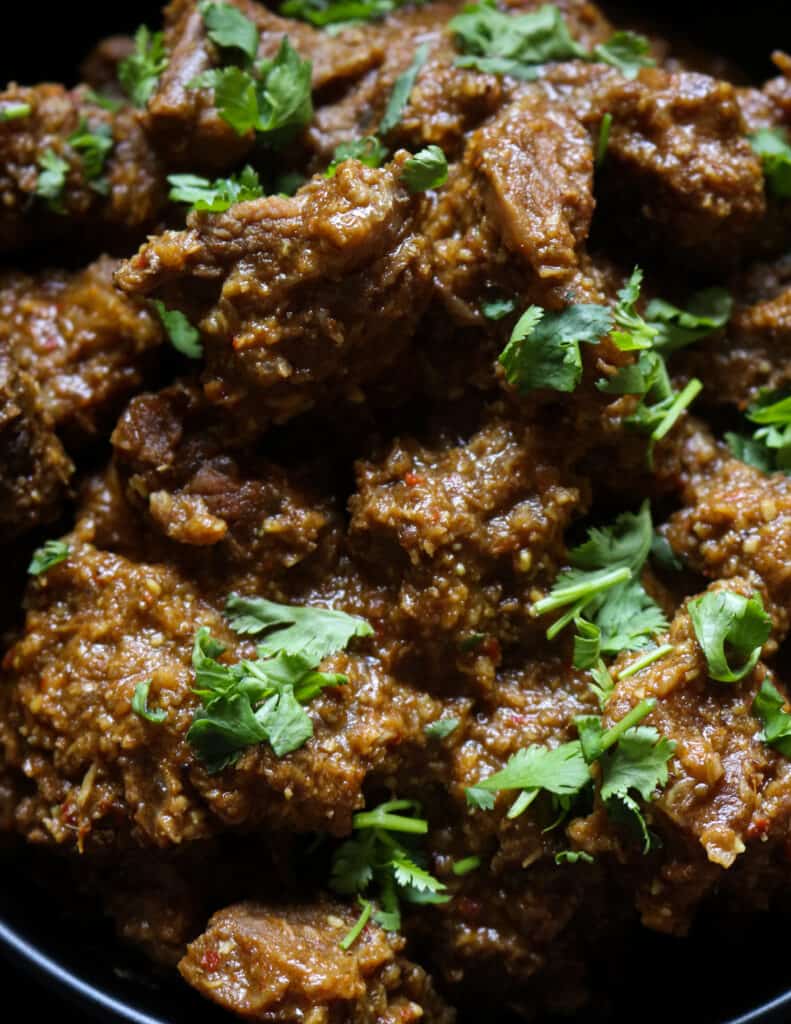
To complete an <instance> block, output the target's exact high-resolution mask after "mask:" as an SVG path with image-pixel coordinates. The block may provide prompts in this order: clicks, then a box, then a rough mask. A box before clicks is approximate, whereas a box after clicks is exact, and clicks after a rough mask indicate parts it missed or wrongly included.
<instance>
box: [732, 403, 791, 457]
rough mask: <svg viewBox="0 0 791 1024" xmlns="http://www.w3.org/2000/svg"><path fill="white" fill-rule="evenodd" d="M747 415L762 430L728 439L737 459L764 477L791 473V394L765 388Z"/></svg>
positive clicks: (733, 435)
mask: <svg viewBox="0 0 791 1024" xmlns="http://www.w3.org/2000/svg"><path fill="white" fill-rule="evenodd" d="M745 415H746V416H747V419H748V420H750V421H751V422H752V423H757V424H758V429H757V430H756V431H754V433H753V434H752V435H748V436H745V435H742V434H735V433H727V434H726V435H725V439H726V441H727V442H728V446H729V447H730V449H731V451H732V452H733V454H734V455H735V456H736V458H737V459H741V461H742V462H746V463H747V464H748V465H750V466H755V468H756V469H760V470H761V471H762V472H764V473H774V472H783V473H786V474H789V473H791V394H789V393H788V392H787V391H770V390H767V389H765V388H762V389H761V391H759V393H758V398H757V399H756V400H755V402H753V404H752V405H751V406H750V407H749V408H748V410H747V412H746V414H745Z"/></svg>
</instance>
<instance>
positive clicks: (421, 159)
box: [402, 145, 448, 192]
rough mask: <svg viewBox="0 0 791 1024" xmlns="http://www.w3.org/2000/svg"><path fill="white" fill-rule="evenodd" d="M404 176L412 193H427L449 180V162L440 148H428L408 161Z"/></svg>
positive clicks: (405, 165)
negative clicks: (427, 190)
mask: <svg viewBox="0 0 791 1024" xmlns="http://www.w3.org/2000/svg"><path fill="white" fill-rule="evenodd" d="M402 174H403V179H404V184H405V185H406V187H407V188H408V189H409V191H410V192H425V191H426V189H430V188H439V187H440V185H444V184H445V182H446V181H447V180H448V161H447V160H446V159H445V154H444V153H443V152H442V150H441V149H440V148H439V146H433V145H432V146H426V148H425V149H421V150H420V151H419V152H417V153H415V155H414V156H411V157H410V158H409V159H408V160H407V162H406V163H405V164H404V170H403V172H402Z"/></svg>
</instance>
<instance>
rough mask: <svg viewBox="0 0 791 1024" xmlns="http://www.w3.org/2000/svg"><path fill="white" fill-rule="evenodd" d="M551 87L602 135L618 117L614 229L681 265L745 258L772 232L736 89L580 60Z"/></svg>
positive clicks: (608, 195)
mask: <svg viewBox="0 0 791 1024" xmlns="http://www.w3.org/2000/svg"><path fill="white" fill-rule="evenodd" d="M545 88H547V89H548V90H551V91H552V92H553V93H555V95H559V96H560V97H561V98H562V99H563V100H564V101H565V102H567V103H569V104H570V105H571V106H572V107H573V109H574V110H575V112H576V113H577V115H578V117H579V118H580V119H581V121H582V122H583V123H584V124H585V125H587V126H588V127H589V128H590V129H591V131H592V132H594V133H595V134H598V129H599V125H600V123H601V120H602V117H603V115H604V114H605V113H609V114H611V115H612V127H611V130H610V136H609V143H608V147H607V157H606V162H605V164H604V166H603V168H602V173H601V175H600V176H599V178H598V179H597V185H598V188H597V197H598V198H599V200H600V202H601V206H602V211H601V221H602V224H603V226H604V229H605V231H606V232H607V233H609V234H612V233H616V234H617V235H618V236H619V237H621V238H628V239H629V242H630V244H631V245H637V246H638V247H642V248H652V249H654V251H656V250H658V251H660V252H665V251H666V252H667V253H668V258H669V259H670V260H671V263H672V262H676V263H677V262H678V260H679V259H681V260H686V261H688V262H690V263H691V264H692V265H693V266H696V267H699V261H700V259H701V258H705V259H706V261H707V266H708V267H709V268H710V269H716V268H717V267H720V268H721V267H722V266H727V265H728V264H730V263H735V262H737V261H738V260H739V259H740V257H742V256H743V249H744V247H745V244H746V243H747V242H748V241H750V240H751V239H754V238H755V236H756V234H757V233H758V232H759V231H760V230H762V227H763V218H764V214H765V212H766V201H765V197H764V183H763V173H762V170H761V162H760V160H759V159H758V157H756V155H755V154H754V153H753V151H752V149H751V147H750V144H749V142H748V140H747V137H746V126H745V123H744V119H743V117H742V113H741V110H740V107H739V103H738V101H737V95H736V92H735V90H734V88H733V86H731V85H730V84H729V83H727V82H723V81H718V80H715V79H713V78H709V77H708V76H707V75H702V74H698V73H695V72H675V73H671V72H667V71H663V70H660V69H658V68H648V69H644V70H643V71H641V72H640V74H639V75H638V77H637V78H635V79H633V80H629V79H626V78H624V77H623V76H622V75H620V74H619V73H618V72H616V71H614V70H612V69H609V68H606V67H604V66H603V65H584V64H580V63H578V62H572V63H569V64H561V65H555V66H554V67H550V68H549V69H548V71H547V75H546V85H545ZM669 247H670V248H669ZM671 252H672V257H671V256H670V253H671Z"/></svg>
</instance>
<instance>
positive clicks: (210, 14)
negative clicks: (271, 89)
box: [198, 0, 260, 61]
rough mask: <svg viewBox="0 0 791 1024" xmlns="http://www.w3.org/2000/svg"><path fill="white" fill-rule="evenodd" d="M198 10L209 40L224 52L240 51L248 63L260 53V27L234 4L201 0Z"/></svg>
mask: <svg viewBox="0 0 791 1024" xmlns="http://www.w3.org/2000/svg"><path fill="white" fill-rule="evenodd" d="M198 10H199V11H200V13H201V16H202V18H203V23H204V25H205V26H206V32H207V34H208V36H209V39H211V41H212V42H213V43H216V45H217V46H219V47H220V48H222V49H224V50H238V51H239V52H240V53H241V54H242V55H243V56H244V57H245V58H246V59H247V60H248V61H252V60H254V59H255V56H256V54H257V53H258V43H259V39H260V34H259V32H258V27H257V26H256V25H255V23H254V22H252V21H250V19H249V18H247V17H245V15H244V14H242V12H241V11H240V10H239V8H238V7H234V6H233V4H224V3H211V2H210V0H201V3H199V4H198Z"/></svg>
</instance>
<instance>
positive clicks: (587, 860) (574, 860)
mask: <svg viewBox="0 0 791 1024" xmlns="http://www.w3.org/2000/svg"><path fill="white" fill-rule="evenodd" d="M593 862H594V858H593V857H591V855H590V854H589V853H586V852H585V850H561V851H560V852H559V853H556V854H555V863H556V864H593Z"/></svg>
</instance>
